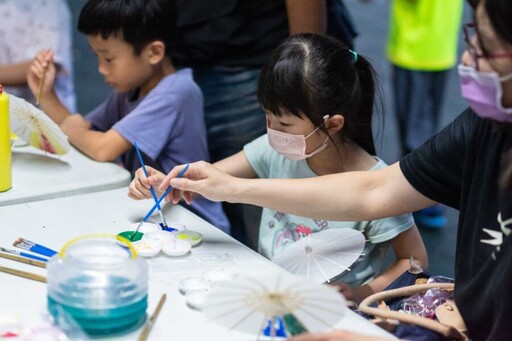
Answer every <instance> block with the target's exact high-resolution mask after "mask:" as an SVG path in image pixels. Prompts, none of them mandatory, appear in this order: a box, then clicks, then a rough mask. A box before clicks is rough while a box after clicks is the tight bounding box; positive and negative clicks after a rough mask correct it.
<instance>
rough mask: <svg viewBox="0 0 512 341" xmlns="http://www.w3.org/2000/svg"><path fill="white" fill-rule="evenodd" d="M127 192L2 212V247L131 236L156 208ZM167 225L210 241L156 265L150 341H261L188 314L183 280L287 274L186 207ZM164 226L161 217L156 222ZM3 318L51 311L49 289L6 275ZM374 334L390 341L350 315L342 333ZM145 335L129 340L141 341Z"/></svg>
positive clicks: (1, 286)
mask: <svg viewBox="0 0 512 341" xmlns="http://www.w3.org/2000/svg"><path fill="white" fill-rule="evenodd" d="M126 192H127V191H126V189H125V188H122V189H116V190H109V191H103V192H97V193H89V194H83V195H76V196H71V197H65V198H58V199H52V200H44V201H39V202H33V203H27V204H21V205H11V206H8V207H0V230H1V231H2V233H0V245H2V246H8V245H10V244H12V242H13V241H14V240H16V239H17V238H18V237H24V238H27V239H30V240H33V241H34V242H37V243H40V244H43V245H45V246H48V247H51V248H53V249H56V250H59V249H60V248H61V247H62V246H63V245H64V244H65V243H66V242H67V241H69V240H70V239H72V238H74V237H77V236H80V235H84V234H88V233H99V232H101V233H112V234H116V233H118V232H120V231H125V230H127V226H129V225H130V224H133V223H135V222H139V221H140V219H141V217H143V216H144V215H145V213H146V212H147V211H148V209H149V208H150V207H151V205H152V201H149V200H146V201H134V200H131V199H129V198H128V197H127V195H126ZM164 214H165V217H166V220H167V221H168V223H169V224H170V225H172V223H182V224H184V225H186V226H187V227H188V229H190V230H195V231H198V232H200V233H202V234H203V236H204V241H203V243H202V244H200V245H199V246H197V247H194V248H193V249H192V252H191V254H189V255H188V256H186V257H179V258H172V257H167V256H164V255H159V256H156V257H154V258H150V259H149V260H148V263H149V302H148V304H149V306H148V314H151V313H152V312H153V310H154V309H155V307H156V305H157V302H158V300H159V299H160V296H161V295H162V294H163V293H167V301H166V303H165V305H164V307H163V309H162V311H161V313H160V316H159V318H158V320H157V322H156V324H155V325H154V327H153V330H152V331H151V334H150V336H149V339H150V340H171V339H172V340H173V341H181V340H182V341H190V340H223V341H224V340H237V341H240V340H254V339H255V336H254V335H248V334H244V333H240V332H237V331H229V330H227V329H225V328H223V327H221V326H219V325H216V324H215V323H212V322H209V321H208V320H207V317H206V316H205V315H204V314H203V313H201V312H200V311H196V310H192V309H190V308H189V307H187V305H186V302H185V298H184V296H183V295H181V294H180V293H179V290H178V284H179V281H180V279H182V278H185V277H190V276H200V275H201V274H202V273H203V272H204V271H205V270H206V269H211V268H224V269H226V270H230V271H232V272H234V273H240V274H254V275H258V274H259V275H264V274H267V273H269V272H274V271H284V270H282V269H280V268H279V267H278V266H277V265H275V264H273V263H271V262H270V261H268V260H267V259H266V258H264V257H262V256H261V255H259V254H258V253H256V252H254V251H252V250H251V249H249V248H247V247H246V246H244V245H243V244H241V243H239V242H237V241H236V240H234V239H233V238H231V237H230V236H228V235H226V234H225V233H223V232H221V231H220V230H218V229H217V228H215V227H214V226H212V225H210V224H209V223H207V222H206V221H204V220H202V219H201V218H199V217H197V216H196V215H194V214H192V213H191V212H190V211H188V210H186V209H184V208H183V207H181V206H172V205H167V206H165V207H164ZM153 218H154V219H155V220H154V221H155V222H157V219H158V214H155V215H154V216H153V217H152V218H150V221H151V219H153ZM0 265H1V266H7V267H11V268H16V269H20V270H24V271H30V272H33V273H39V274H42V275H46V270H45V269H41V268H36V267H34V266H30V265H26V264H23V263H19V262H14V261H10V260H7V259H3V258H0ZM0 292H2V299H1V300H0V313H1V312H4V313H5V312H9V313H13V312H18V313H20V314H32V315H34V314H37V313H38V312H43V311H45V309H46V286H45V284H44V283H40V282H35V281H32V280H28V279H24V278H20V277H17V276H13V275H9V274H5V273H0ZM336 327H337V328H344V329H348V330H352V331H357V332H360V333H364V334H369V335H381V336H385V337H386V336H387V337H391V336H390V334H387V333H386V332H384V331H383V330H382V329H380V328H378V327H376V326H375V325H373V324H371V323H370V322H368V321H366V320H365V319H363V318H362V317H360V316H358V315H356V314H355V313H353V312H351V311H349V312H348V313H347V314H346V315H345V317H344V318H343V319H342V320H341V321H340V323H339V324H338V325H337V326H336ZM139 332H140V330H137V331H135V332H133V333H131V334H128V335H125V336H122V337H121V338H116V339H122V340H134V339H136V337H137V335H138V333H139Z"/></svg>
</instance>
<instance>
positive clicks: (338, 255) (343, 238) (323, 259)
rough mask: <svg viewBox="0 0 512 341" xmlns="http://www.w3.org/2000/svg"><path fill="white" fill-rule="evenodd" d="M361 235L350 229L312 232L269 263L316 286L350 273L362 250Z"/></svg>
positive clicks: (363, 239) (362, 237)
mask: <svg viewBox="0 0 512 341" xmlns="http://www.w3.org/2000/svg"><path fill="white" fill-rule="evenodd" d="M364 245H365V238H364V235H363V234H362V233H361V232H359V231H357V230H353V229H349V228H333V229H328V230H323V231H320V232H316V233H312V234H310V235H308V236H306V237H303V238H301V239H299V240H298V241H296V242H295V243H293V244H290V245H289V246H288V247H287V248H286V249H284V250H283V251H282V252H280V253H278V254H277V255H276V256H275V257H274V258H273V259H272V261H273V262H274V263H276V264H277V265H279V266H280V267H282V268H283V269H285V270H288V272H290V273H292V274H294V275H297V276H301V277H305V278H308V279H310V280H312V281H313V282H315V283H324V282H329V281H330V279H331V278H333V277H335V276H337V275H339V274H340V273H342V272H344V271H346V270H349V268H350V266H351V265H352V264H353V263H354V262H355V261H356V260H357V259H358V258H359V256H360V255H361V252H362V251H363V249H364Z"/></svg>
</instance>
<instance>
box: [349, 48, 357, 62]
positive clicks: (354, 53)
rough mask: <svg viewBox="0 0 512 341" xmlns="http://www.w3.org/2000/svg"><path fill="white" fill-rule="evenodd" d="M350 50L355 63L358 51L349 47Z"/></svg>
mask: <svg viewBox="0 0 512 341" xmlns="http://www.w3.org/2000/svg"><path fill="white" fill-rule="evenodd" d="M348 52H350V53H352V61H353V62H354V64H355V63H356V62H357V58H358V56H357V52H355V51H352V50H351V49H348Z"/></svg>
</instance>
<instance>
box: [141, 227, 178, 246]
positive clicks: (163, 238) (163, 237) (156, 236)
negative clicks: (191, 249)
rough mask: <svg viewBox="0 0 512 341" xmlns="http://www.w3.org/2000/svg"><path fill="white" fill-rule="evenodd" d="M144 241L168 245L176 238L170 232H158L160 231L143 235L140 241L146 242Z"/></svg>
mask: <svg viewBox="0 0 512 341" xmlns="http://www.w3.org/2000/svg"><path fill="white" fill-rule="evenodd" d="M146 239H150V240H158V241H160V242H161V243H162V245H163V244H164V243H168V242H170V241H171V240H175V239H176V237H175V236H174V234H173V233H171V232H167V231H162V230H160V231H151V232H146V233H144V235H143V236H142V240H146Z"/></svg>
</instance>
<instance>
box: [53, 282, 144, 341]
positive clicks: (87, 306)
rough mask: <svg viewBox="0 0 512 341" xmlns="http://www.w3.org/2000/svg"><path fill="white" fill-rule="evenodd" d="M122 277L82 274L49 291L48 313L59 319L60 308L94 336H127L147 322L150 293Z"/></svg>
mask: <svg viewBox="0 0 512 341" xmlns="http://www.w3.org/2000/svg"><path fill="white" fill-rule="evenodd" d="M142 293H143V292H142V291H141V288H140V287H138V286H137V285H136V284H135V283H134V282H133V281H131V280H129V279H127V278H124V277H120V276H107V277H106V278H105V277H94V276H88V275H81V276H77V277H75V278H72V279H70V280H68V281H67V282H65V283H61V284H60V285H59V286H58V287H57V288H53V290H52V289H50V288H49V290H48V310H49V312H50V314H51V315H52V316H53V317H57V315H58V310H57V308H56V306H57V305H60V306H61V307H62V309H63V310H64V311H65V312H67V313H68V314H69V315H70V316H71V317H72V318H73V319H74V320H75V321H76V322H77V323H78V324H79V325H80V326H81V327H82V329H83V330H84V331H85V332H86V333H87V334H89V335H91V336H105V335H113V334H120V333H125V332H129V331H131V330H133V329H134V328H136V327H139V326H140V325H141V324H142V323H144V321H145V319H146V309H147V305H148V302H147V301H148V297H147V294H144V295H142Z"/></svg>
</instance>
